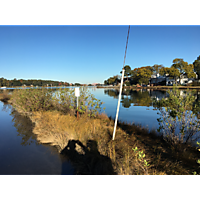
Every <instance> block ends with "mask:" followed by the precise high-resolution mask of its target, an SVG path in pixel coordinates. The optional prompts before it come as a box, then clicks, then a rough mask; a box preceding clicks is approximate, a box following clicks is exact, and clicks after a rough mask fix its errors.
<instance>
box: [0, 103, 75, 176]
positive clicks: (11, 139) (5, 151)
mask: <svg viewBox="0 0 200 200" xmlns="http://www.w3.org/2000/svg"><path fill="white" fill-rule="evenodd" d="M33 126H34V125H33V124H32V123H31V121H30V120H29V119H28V118H26V117H23V116H21V115H19V114H18V113H17V112H15V111H14V110H13V109H12V106H10V105H5V104H4V103H2V102H1V101H0V163H1V164H0V175H60V174H73V173H74V170H73V168H72V166H71V164H70V162H69V161H68V160H66V159H65V158H63V157H61V155H60V154H59V153H58V152H57V151H56V149H55V148H54V147H51V146H49V145H43V144H39V143H38V142H37V140H36V139H35V137H34V134H33V133H32V128H33Z"/></svg>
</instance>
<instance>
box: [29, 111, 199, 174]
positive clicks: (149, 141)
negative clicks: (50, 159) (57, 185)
mask: <svg viewBox="0 0 200 200" xmlns="http://www.w3.org/2000/svg"><path fill="white" fill-rule="evenodd" d="M31 119H32V121H33V122H35V126H34V129H33V133H35V134H36V135H37V139H38V140H39V141H40V142H41V143H49V144H51V145H53V146H56V147H57V149H58V151H59V152H62V151H63V149H65V148H66V147H67V146H68V145H69V142H70V141H79V142H77V143H76V144H75V147H74V148H75V152H76V153H77V154H78V155H82V156H84V155H85V152H86V151H85V150H84V149H83V148H82V146H84V147H85V148H87V149H89V147H88V146H87V143H88V141H95V142H96V143H97V149H98V152H99V154H100V155H102V156H106V157H108V158H109V159H110V160H111V162H112V167H113V170H114V172H115V174H120V175H129V174H135V175H136V174H137V175H143V174H156V175H160V174H162V175H163V174H192V171H198V170H199V168H198V164H197V163H196V160H197V158H199V151H197V150H196V149H195V148H193V147H192V146H187V149H188V150H187V151H185V152H183V151H182V148H183V146H174V145H173V144H171V145H170V144H169V143H166V142H165V140H164V139H163V138H162V137H161V136H158V135H156V134H155V132H152V133H149V131H148V129H145V128H142V127H141V126H137V125H134V124H133V125H130V124H126V123H119V124H118V128H117V135H116V139H115V140H114V141H113V140H112V133H113V126H114V121H113V120H111V119H109V118H108V117H107V116H106V115H105V114H102V115H98V117H97V118H88V116H87V115H82V116H81V117H80V118H79V120H77V118H76V117H75V116H72V115H69V114H68V115H64V114H62V113H61V112H58V111H45V112H34V113H33V115H32V116H31ZM79 143H81V144H82V146H81V145H78V144H79ZM135 147H137V148H138V149H139V150H140V151H143V152H144V153H145V159H146V160H147V161H148V163H149V164H150V166H148V167H147V168H144V167H143V163H142V162H141V161H140V160H138V159H137V156H136V153H135V152H134V151H133V150H132V148H135ZM86 158H87V156H86ZM97 158H98V156H97V154H92V157H90V158H87V159H83V160H82V159H80V158H79V157H78V159H74V158H72V160H73V163H74V166H75V167H76V169H77V173H79V174H87V173H88V174H90V170H89V169H90V168H93V167H91V166H90V165H92V164H91V163H90V161H88V160H91V159H94V160H95V159H97ZM91 162H92V161H91ZM95 162H96V161H95ZM85 167H86V168H87V169H88V171H87V170H86V171H84V170H85ZM104 167H105V166H102V167H101V169H103V168H104ZM95 173H97V174H98V172H95ZM108 174H109V173H108Z"/></svg>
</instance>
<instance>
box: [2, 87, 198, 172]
mask: <svg viewBox="0 0 200 200" xmlns="http://www.w3.org/2000/svg"><path fill="white" fill-rule="evenodd" d="M89 90H90V91H91V93H93V94H94V95H95V97H96V98H97V99H100V100H101V101H103V102H104V104H103V107H105V108H106V109H105V113H106V114H107V115H108V116H111V117H112V118H115V114H116V108H117V103H118V90H114V89H95V88H94V87H90V89H89ZM10 91H11V90H10ZM0 92H1V91H0ZM195 95H196V96H197V100H198V99H199V98H198V93H197V94H195ZM167 96H168V94H167V93H166V92H165V91H153V90H138V91H136V90H124V91H123V94H122V100H121V105H120V111H119V120H120V121H125V122H128V123H133V122H134V123H136V124H141V125H142V126H147V127H148V128H149V129H152V128H153V129H157V128H158V122H157V118H158V117H159V115H158V114H157V112H158V111H157V110H155V109H154V107H153V98H156V99H161V98H165V97H167ZM32 129H33V124H32V123H31V122H30V120H29V119H28V118H26V117H22V116H21V115H19V114H18V113H17V112H15V111H14V110H13V109H12V106H10V105H5V104H4V103H2V102H1V101H0V163H1V165H0V174H10V175H12V174H44V175H45V174H73V173H74V171H73V168H72V166H71V164H70V162H69V161H68V160H65V159H64V158H63V157H61V155H60V154H59V153H57V151H56V150H55V148H53V147H51V146H49V145H42V144H39V143H37V141H36V139H35V137H34V134H33V133H32Z"/></svg>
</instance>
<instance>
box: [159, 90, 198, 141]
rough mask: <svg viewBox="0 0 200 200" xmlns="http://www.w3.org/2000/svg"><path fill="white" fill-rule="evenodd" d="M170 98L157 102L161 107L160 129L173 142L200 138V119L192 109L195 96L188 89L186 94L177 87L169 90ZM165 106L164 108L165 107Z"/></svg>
mask: <svg viewBox="0 0 200 200" xmlns="http://www.w3.org/2000/svg"><path fill="white" fill-rule="evenodd" d="M168 93H169V98H167V99H164V98H163V99H162V100H160V101H158V102H156V106H157V107H158V109H159V111H160V112H159V113H158V114H159V115H160V116H161V117H160V118H158V119H157V120H158V122H159V129H158V131H159V132H161V133H162V134H163V136H164V138H165V139H166V140H167V141H170V142H172V143H177V142H181V143H187V142H189V141H190V142H191V141H196V140H197V139H198V138H199V134H198V131H199V130H200V126H199V125H200V121H199V120H198V119H197V118H196V116H195V114H194V113H193V112H192V111H189V110H191V109H192V106H193V103H194V101H195V97H194V96H193V95H192V94H191V92H189V90H187V92H186V93H185V95H184V96H181V95H180V92H179V90H178V89H177V88H175V87H174V88H173V90H172V91H170V90H168ZM163 107H164V108H163Z"/></svg>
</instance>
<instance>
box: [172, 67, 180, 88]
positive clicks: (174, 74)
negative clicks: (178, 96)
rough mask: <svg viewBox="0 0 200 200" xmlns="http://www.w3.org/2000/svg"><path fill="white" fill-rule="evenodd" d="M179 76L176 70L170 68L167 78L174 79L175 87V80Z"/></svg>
mask: <svg viewBox="0 0 200 200" xmlns="http://www.w3.org/2000/svg"><path fill="white" fill-rule="evenodd" d="M180 75H181V73H180V71H179V70H178V69H177V68H175V67H171V68H170V69H169V76H172V77H174V79H175V81H176V85H177V78H178V77H180Z"/></svg>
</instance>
